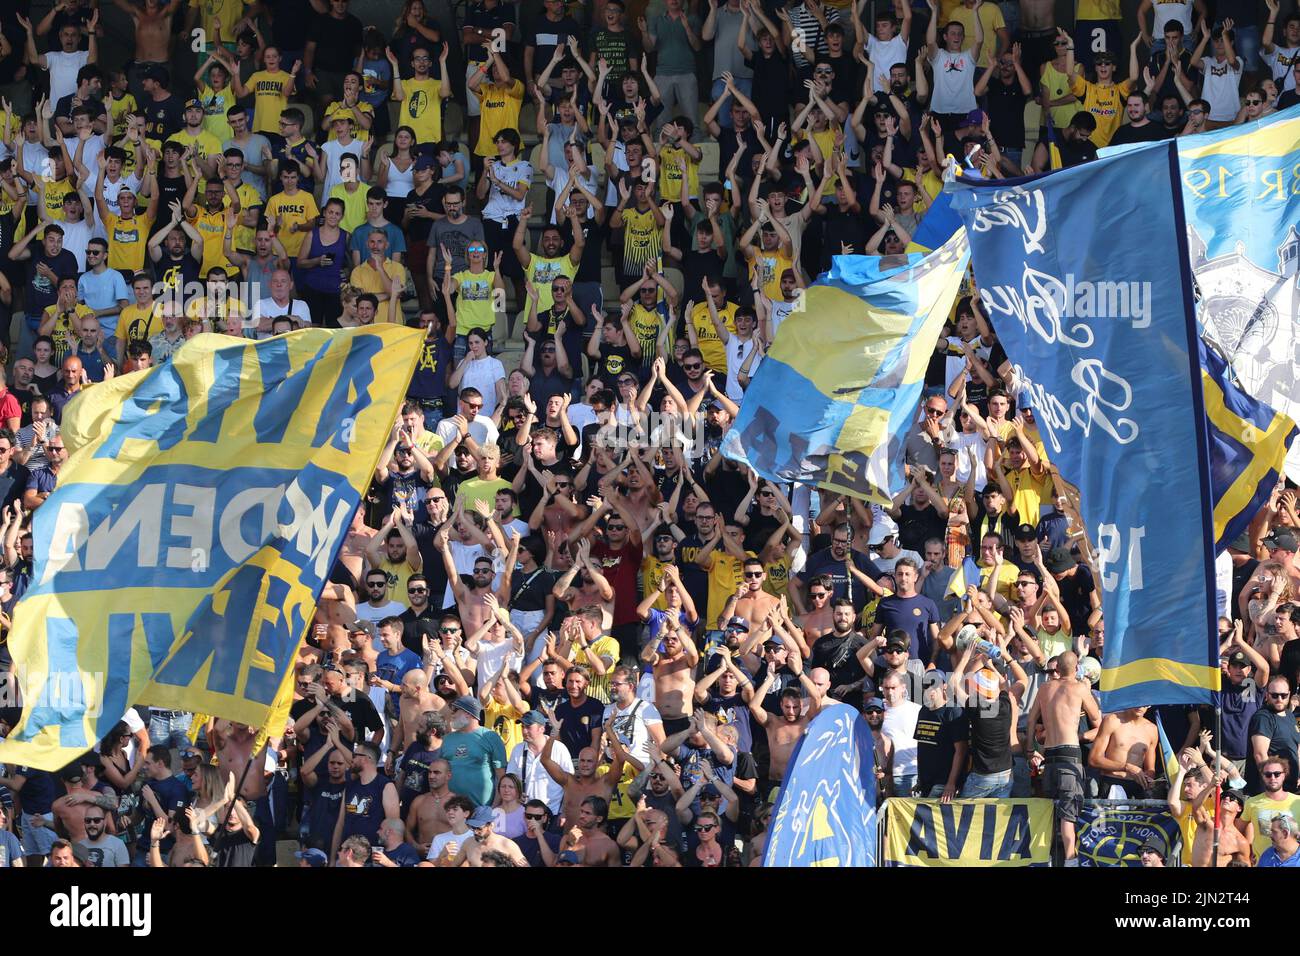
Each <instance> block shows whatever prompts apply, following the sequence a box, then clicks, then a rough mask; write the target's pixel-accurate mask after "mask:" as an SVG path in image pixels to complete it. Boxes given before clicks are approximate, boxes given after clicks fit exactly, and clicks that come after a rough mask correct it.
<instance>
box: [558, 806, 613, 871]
mask: <svg viewBox="0 0 1300 956" xmlns="http://www.w3.org/2000/svg"><path fill="white" fill-rule="evenodd" d="M608 815H609V802H608V801H606V800H603V799H602V798H600V797H586V798H585V799H584V800H583V801H582V802H581V803H580V804H579V805H578V814H577V818H576V819H575V820H574V822H573V825H571V826H569V829H568V831H567V832H566V833H565V834H564V839H563V840H561V841H560V852H561V853H563V852H565V851H566V850H570V851H572V852H574V853H576V854H577V855H578V861H579V863H580V864H581V865H582V866H622V865H623V855H622V853H620V852H619V849H618V844H616V843H615V842H614V841H613V840H611V839H610V838H609V837H608V836H607V835H606V834H605V819H606V817H607V816H608Z"/></svg>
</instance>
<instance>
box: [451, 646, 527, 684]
mask: <svg viewBox="0 0 1300 956" xmlns="http://www.w3.org/2000/svg"><path fill="white" fill-rule="evenodd" d="M465 636H466V637H468V636H469V635H468V634H467V635H465ZM514 645H515V642H514V640H513V639H512V638H511V637H510V636H509V634H508V633H507V636H506V639H505V640H503V641H497V642H493V641H488V640H481V641H479V642H478V653H477V654H476V655H475V659H476V660H477V661H478V671H477V674H478V686H479V687H486V686H487V682H488V681H490V680H491V679H492V678H493V677H496V675H497V671H499V670H500V669H501V663H502V662H503V661H506V660H509V661H510V662H509V663H508V664H507V665H506V666H507V667H509V668H512V669H514V670H519V668H521V667H523V664H524V658H523V655H522V654H515V655H512V654H511V651H512V650H513V648H514ZM512 656H513V659H511V658H512Z"/></svg>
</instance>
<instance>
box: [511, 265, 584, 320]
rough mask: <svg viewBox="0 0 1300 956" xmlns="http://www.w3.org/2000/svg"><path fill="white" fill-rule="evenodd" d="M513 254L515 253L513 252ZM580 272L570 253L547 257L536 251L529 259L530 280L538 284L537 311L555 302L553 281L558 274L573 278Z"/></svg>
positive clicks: (543, 309)
mask: <svg viewBox="0 0 1300 956" xmlns="http://www.w3.org/2000/svg"><path fill="white" fill-rule="evenodd" d="M511 255H513V253H511ZM577 272H578V267H577V266H575V265H574V264H573V260H572V259H570V258H569V256H568V254H567V253H566V254H565V255H560V256H556V257H555V258H554V259H545V258H543V257H542V256H539V255H537V254H536V253H534V254H533V255H532V256H531V257H530V258H529V260H528V281H529V282H531V283H533V284H534V285H535V286H537V311H538V312H539V313H541V312H545V311H547V310H548V309H550V307H551V306H553V305H554V304H555V297H554V296H553V295H552V294H551V282H552V281H553V280H554V279H555V277H556V276H568V277H569V278H570V279H572V278H573V277H574V276H575V275H576V274H577Z"/></svg>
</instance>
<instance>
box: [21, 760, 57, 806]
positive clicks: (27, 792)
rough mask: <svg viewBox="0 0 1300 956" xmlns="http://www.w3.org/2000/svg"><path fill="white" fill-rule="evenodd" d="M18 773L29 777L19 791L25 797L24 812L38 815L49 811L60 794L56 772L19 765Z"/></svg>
mask: <svg viewBox="0 0 1300 956" xmlns="http://www.w3.org/2000/svg"><path fill="white" fill-rule="evenodd" d="M16 773H17V775H18V776H20V777H25V778H26V779H27V782H26V783H24V784H23V788H22V789H21V790H19V791H18V795H19V796H20V797H22V798H23V813H31V814H35V815H36V816H42V815H44V814H46V813H49V812H50V808H51V807H53V806H54V798H55V797H56V796H57V795H58V794H57V790H58V784H57V782H56V781H55V779H54V774H52V773H50V772H49V771H48V770H37V769H36V768H35V767H19V768H18V770H17V771H16Z"/></svg>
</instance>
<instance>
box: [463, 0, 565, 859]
mask: <svg viewBox="0 0 1300 956" xmlns="http://www.w3.org/2000/svg"><path fill="white" fill-rule="evenodd" d="M514 22H515V11H514V5H513V4H509V3H498V4H497V5H496V6H495V7H493V8H492V9H491V10H489V9H487V7H485V6H484V5H483V4H482V3H476V4H474V6H473V8H472V9H471V10H470V11H469V12H468V13H467V14H466V15H465V26H467V27H476V28H478V29H480V30H486V31H487V32H488V34H489V35H491V33H492V31H493V30H495V29H497V28H498V27H500V28H502V29H504V28H505V26H506V25H507V24H510V23H514ZM465 58H466V59H467V60H469V61H470V62H471V63H485V62H487V58H488V54H487V48H486V47H484V46H483V44H481V43H472V44H470V45H469V46H467V47H465ZM547 62H549V60H548V61H547ZM541 68H542V69H546V64H545V63H543V64H542V67H541ZM534 865H536V864H534Z"/></svg>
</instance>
